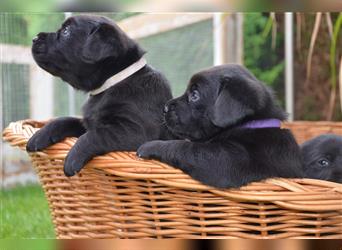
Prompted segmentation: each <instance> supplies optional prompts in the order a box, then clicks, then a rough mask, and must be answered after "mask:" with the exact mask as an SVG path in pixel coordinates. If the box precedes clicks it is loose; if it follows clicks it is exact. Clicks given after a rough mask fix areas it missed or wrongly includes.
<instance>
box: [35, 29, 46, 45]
mask: <svg viewBox="0 0 342 250" xmlns="http://www.w3.org/2000/svg"><path fill="white" fill-rule="evenodd" d="M46 36H47V33H45V32H40V33H39V34H37V36H36V37H34V38H33V39H32V42H34V43H35V42H37V41H39V40H44V39H45V38H46Z"/></svg>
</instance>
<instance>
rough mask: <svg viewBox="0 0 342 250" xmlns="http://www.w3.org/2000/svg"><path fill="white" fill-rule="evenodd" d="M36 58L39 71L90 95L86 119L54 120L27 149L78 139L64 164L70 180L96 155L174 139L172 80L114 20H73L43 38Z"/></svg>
mask: <svg viewBox="0 0 342 250" xmlns="http://www.w3.org/2000/svg"><path fill="white" fill-rule="evenodd" d="M32 54H33V57H34V59H35V61H36V62H37V64H38V65H39V66H40V67H41V68H43V69H45V70H46V71H47V72H49V73H51V74H52V75H54V76H57V77H60V78H61V79H62V80H64V81H66V82H67V83H69V84H70V85H71V86H73V87H74V88H75V89H78V90H81V91H84V92H86V93H89V98H88V100H87V102H86V103H85V104H84V106H83V118H82V119H79V118H74V117H61V118H57V119H54V120H53V121H51V122H50V123H48V124H47V125H45V126H44V127H43V128H42V129H40V130H39V131H37V132H36V133H35V134H34V135H33V136H32V138H31V139H30V140H29V141H28V144H27V151H28V152H36V151H40V150H43V149H45V148H47V147H49V146H50V145H52V144H55V143H57V142H60V141H62V140H63V139H64V138H66V137H78V140H77V142H76V143H75V145H74V146H73V147H72V148H71V150H70V152H69V153H68V155H67V157H66V159H65V162H64V173H65V175H66V176H73V175H75V174H76V173H78V172H79V171H80V170H81V169H82V168H83V167H84V165H85V164H86V163H87V162H88V161H90V160H91V159H92V158H93V157H95V156H97V155H102V154H105V153H108V152H111V151H135V150H137V148H138V147H139V146H140V145H141V144H143V143H144V142H146V141H151V140H156V139H168V138H170V137H169V132H168V131H167V129H166V127H165V126H164V125H163V107H164V105H165V103H166V102H167V101H168V100H170V99H171V98H172V95H171V90H170V87H169V84H168V81H167V80H166V78H165V77H164V76H163V75H162V74H161V73H160V72H158V71H156V70H155V69H153V68H152V67H150V66H149V65H148V64H147V63H146V61H145V59H144V54H145V51H144V50H142V48H141V47H140V46H139V45H138V44H137V42H135V41H134V40H132V39H131V38H129V37H128V36H127V35H126V34H125V33H124V32H123V31H122V30H121V29H120V28H119V27H118V26H117V25H116V24H115V23H114V22H113V21H111V20H110V19H108V18H105V17H101V16H88V15H80V16H75V17H71V18H69V19H67V20H66V21H65V22H64V23H63V24H62V26H61V28H60V29H58V30H57V31H56V32H51V33H45V32H42V33H39V34H38V36H37V37H36V38H34V39H33V45H32ZM38 91H39V90H38Z"/></svg>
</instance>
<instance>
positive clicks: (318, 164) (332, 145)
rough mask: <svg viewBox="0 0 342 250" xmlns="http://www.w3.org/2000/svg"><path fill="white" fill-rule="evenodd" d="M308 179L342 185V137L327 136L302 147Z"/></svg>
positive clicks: (305, 143)
mask: <svg viewBox="0 0 342 250" xmlns="http://www.w3.org/2000/svg"><path fill="white" fill-rule="evenodd" d="M301 150H302V158H303V167H304V174H305V177H306V178H312V179H322V180H328V181H334V182H339V183H342V136H338V135H334V134H325V135H320V136H318V137H315V138H313V139H311V140H309V141H306V142H304V143H303V144H302V145H301Z"/></svg>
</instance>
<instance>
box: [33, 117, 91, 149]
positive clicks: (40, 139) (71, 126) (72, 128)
mask: <svg viewBox="0 0 342 250" xmlns="http://www.w3.org/2000/svg"><path fill="white" fill-rule="evenodd" d="M85 131H86V129H85V128H84V126H83V124H82V120H81V119H79V118H74V117H60V118H57V119H54V120H52V121H51V122H49V123H48V124H46V125H45V126H44V127H43V128H41V129H40V130H38V131H37V132H36V133H35V134H34V135H33V136H32V137H31V138H30V140H29V141H28V142H27V145H26V150H27V151H28V152H36V151H40V150H43V149H45V148H47V147H48V146H50V145H52V144H55V143H57V142H60V141H62V140H63V139H65V138H66V137H79V136H81V135H82V134H84V133H85Z"/></svg>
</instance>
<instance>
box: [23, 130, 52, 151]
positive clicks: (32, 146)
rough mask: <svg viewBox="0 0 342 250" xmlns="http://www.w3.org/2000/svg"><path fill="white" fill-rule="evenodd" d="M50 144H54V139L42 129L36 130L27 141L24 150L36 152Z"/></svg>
mask: <svg viewBox="0 0 342 250" xmlns="http://www.w3.org/2000/svg"><path fill="white" fill-rule="evenodd" d="M52 144H54V139H53V138H51V137H50V136H49V134H47V133H45V132H44V131H37V132H36V133H35V134H34V135H33V136H32V137H31V138H30V140H29V141H28V142H27V145H26V150H27V152H37V151H41V150H43V149H45V148H47V147H48V146H50V145H52Z"/></svg>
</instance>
